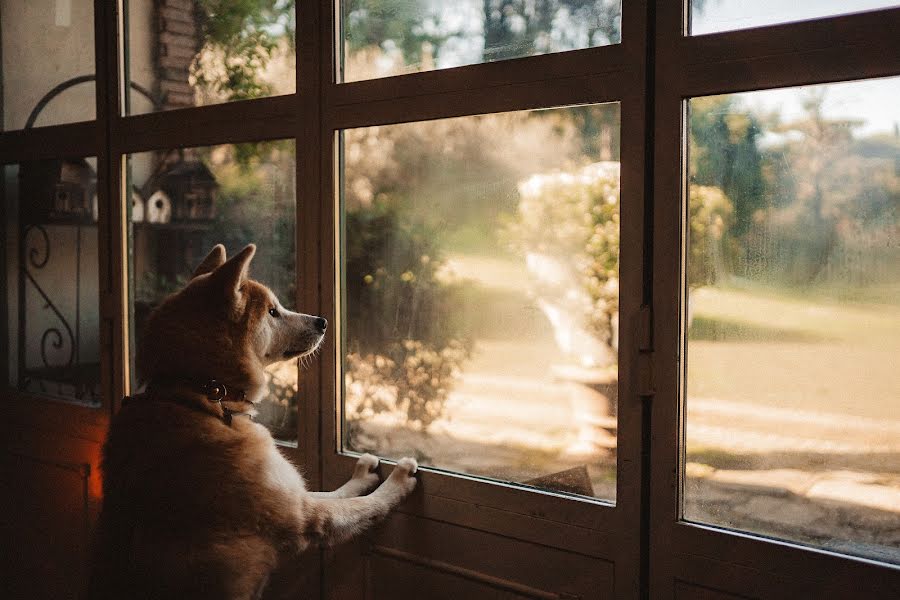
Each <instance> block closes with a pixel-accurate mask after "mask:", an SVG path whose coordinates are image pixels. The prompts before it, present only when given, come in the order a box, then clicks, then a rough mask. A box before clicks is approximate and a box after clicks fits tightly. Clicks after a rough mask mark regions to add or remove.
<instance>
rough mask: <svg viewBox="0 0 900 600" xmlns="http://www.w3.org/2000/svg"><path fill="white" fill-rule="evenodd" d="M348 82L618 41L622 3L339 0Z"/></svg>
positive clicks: (593, 0)
mask: <svg viewBox="0 0 900 600" xmlns="http://www.w3.org/2000/svg"><path fill="white" fill-rule="evenodd" d="M341 10H342V13H341V15H342V22H341V25H342V32H343V77H342V80H343V81H358V80H360V79H373V78H376V77H387V76H389V75H400V74H403V73H415V72H419V71H431V70H433V69H444V68H448V67H458V66H461V65H471V64H476V63H483V62H491V61H495V60H504V59H508V58H520V57H523V56H534V55H536V54H547V53H549V52H562V51H565V50H577V49H579V48H590V47H593V46H605V45H607V44H617V43H619V41H620V40H621V20H622V1H621V0H544V1H541V2H533V1H529V0H461V1H457V2H441V1H439V0H386V1H382V0H342V2H341Z"/></svg>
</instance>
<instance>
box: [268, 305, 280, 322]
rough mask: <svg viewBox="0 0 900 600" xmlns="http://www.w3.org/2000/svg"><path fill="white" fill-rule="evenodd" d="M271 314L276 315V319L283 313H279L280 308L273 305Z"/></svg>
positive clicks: (270, 310)
mask: <svg viewBox="0 0 900 600" xmlns="http://www.w3.org/2000/svg"><path fill="white" fill-rule="evenodd" d="M269 314H270V315H272V316H273V317H275V318H276V319H277V318H278V317H279V316H281V315H279V314H278V309H277V308H275V307H272V308H270V309H269Z"/></svg>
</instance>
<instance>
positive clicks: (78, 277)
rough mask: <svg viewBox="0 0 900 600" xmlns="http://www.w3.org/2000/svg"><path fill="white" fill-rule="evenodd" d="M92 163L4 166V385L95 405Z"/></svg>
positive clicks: (1, 329)
mask: <svg viewBox="0 0 900 600" xmlns="http://www.w3.org/2000/svg"><path fill="white" fill-rule="evenodd" d="M96 168H97V163H96V160H95V159H94V158H70V159H62V160H43V161H33V162H23V163H20V164H17V165H7V166H5V167H4V168H3V171H2V172H3V177H4V181H3V186H2V188H0V190H2V194H3V196H2V199H0V200H2V201H0V207H2V208H0V210H2V211H3V212H4V213H5V215H3V217H4V219H3V222H4V227H5V230H4V244H3V249H2V252H3V257H4V261H3V264H4V282H3V284H4V285H3V290H4V292H3V294H2V296H0V302H2V303H3V305H2V307H0V312H2V313H3V314H4V320H3V324H2V327H0V332H2V333H3V335H2V338H3V339H4V340H5V341H4V343H5V344H7V347H6V348H5V352H6V353H7V356H8V360H7V361H6V364H4V365H2V368H3V370H4V377H3V379H4V384H5V385H7V386H9V387H11V388H15V389H18V390H20V391H23V392H29V393H32V394H35V395H39V396H47V397H51V398H55V399H61V400H67V401H72V402H78V403H83V404H87V405H93V406H97V405H99V404H100V394H101V386H100V314H99V308H98V305H99V296H100V288H99V279H98V275H97V271H98V254H97V245H98V234H97V170H96Z"/></svg>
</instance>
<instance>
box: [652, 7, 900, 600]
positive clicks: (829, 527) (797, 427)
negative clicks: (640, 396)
mask: <svg viewBox="0 0 900 600" xmlns="http://www.w3.org/2000/svg"><path fill="white" fill-rule="evenodd" d="M698 4H699V3H698ZM898 18H900V12H898V11H896V10H893V11H886V12H885V13H884V14H881V15H880V16H878V17H876V16H875V15H874V14H868V15H864V14H859V15H852V16H847V17H840V18H829V19H822V20H818V21H810V22H805V23H798V24H795V25H780V26H775V27H768V28H760V29H754V30H748V31H741V32H733V33H721V34H717V35H715V36H698V37H686V36H685V35H684V33H685V32H684V25H685V23H684V20H683V13H682V12H681V10H680V9H679V7H678V6H676V5H675V4H674V3H673V4H663V5H661V8H660V11H659V13H658V16H657V28H658V31H659V32H660V33H659V40H658V43H659V52H660V54H659V60H658V61H657V65H656V74H657V87H658V90H659V93H658V95H657V98H656V112H655V114H656V117H655V119H656V146H655V147H656V161H655V162H656V168H655V172H654V181H655V198H654V211H653V212H654V234H653V244H654V269H653V270H654V277H653V295H654V301H653V313H654V327H653V331H654V335H653V340H654V375H655V380H656V383H657V396H656V397H655V398H654V406H653V416H652V429H653V444H652V454H653V461H652V465H653V469H652V474H651V477H652V478H653V485H652V489H651V492H652V493H651V504H650V519H651V525H650V537H649V550H650V582H649V585H650V595H651V597H659V598H672V597H676V596H686V597H695V596H696V597H706V596H710V595H712V596H711V597H716V596H715V595H714V594H718V593H721V594H725V597H731V596H730V595H733V596H736V597H751V598H797V597H835V598H841V597H866V598H891V597H895V596H896V595H897V593H898V590H900V569H898V568H897V567H896V565H895V564H893V565H892V564H886V563H894V562H896V558H895V557H896V551H895V546H896V538H895V534H894V531H895V530H896V526H895V523H896V521H897V513H896V506H897V504H896V502H893V501H891V500H889V501H888V502H887V503H884V504H879V501H880V500H884V499H890V498H893V495H894V493H895V491H896V490H894V489H893V488H894V486H895V483H894V479H895V475H896V474H895V473H894V471H895V470H896V469H895V468H894V465H893V459H894V458H896V457H895V456H894V454H893V452H892V450H891V447H892V446H891V445H892V444H893V443H894V442H895V441H896V440H895V439H894V438H896V435H894V434H892V431H893V428H894V427H895V423H894V422H893V417H894V414H893V413H892V412H891V411H890V407H891V402H893V401H894V398H895V397H896V390H895V389H894V388H895V385H894V382H895V380H896V377H892V376H885V374H884V373H885V372H884V371H883V369H885V368H888V369H890V366H889V365H891V364H892V358H893V355H894V354H896V352H894V351H893V350H892V348H891V345H892V344H893V337H894V336H891V335H890V333H889V331H890V330H891V329H892V328H893V327H894V326H895V325H896V314H895V312H896V309H895V307H893V303H894V301H893V298H894V296H895V294H892V293H891V294H889V295H888V296H886V297H885V298H884V299H881V300H876V301H871V300H868V299H866V298H865V297H863V296H860V294H863V295H864V294H866V293H871V292H872V291H874V290H875V289H877V288H879V287H883V288H886V289H890V288H891V287H892V286H894V285H895V284H896V272H895V271H896V270H895V269H894V267H895V266H896V257H894V251H895V249H894V248H893V246H892V245H891V244H888V245H879V246H878V249H875V248H871V249H869V250H862V248H865V247H866V246H867V245H868V244H870V242H871V240H872V239H873V238H874V237H877V235H878V234H877V233H876V232H877V231H878V230H879V229H880V228H881V227H887V228H888V229H890V230H893V229H895V228H896V224H895V223H894V221H895V218H896V216H895V215H894V212H893V211H892V209H888V210H887V211H886V212H882V211H880V210H879V208H878V207H879V206H881V204H880V203H879V202H880V201H879V198H881V197H884V198H887V197H893V195H894V194H893V192H890V191H887V190H888V189H893V187H892V186H893V185H894V184H893V183H892V182H893V181H894V179H895V177H896V173H895V171H896V169H895V168H894V166H893V165H894V163H895V162H896V149H895V146H894V145H893V142H891V145H890V148H891V149H889V150H887V155H888V156H891V157H892V158H889V159H888V160H887V161H886V162H884V163H878V159H877V158H876V155H875V154H872V153H870V152H868V151H867V152H865V153H864V154H866V158H862V157H861V155H860V153H859V148H860V147H861V146H866V145H867V144H869V143H871V141H872V140H874V139H875V138H877V137H878V134H877V132H876V130H877V129H878V128H877V127H874V125H873V123H874V122H876V121H878V120H879V119H882V118H885V117H886V116H887V115H890V114H893V113H894V112H895V106H894V105H895V104H896V103H895V102H893V100H892V99H891V100H888V101H887V102H885V103H883V104H882V105H877V106H876V105H875V104H873V103H874V102H876V101H877V98H878V95H879V93H880V92H881V89H880V88H882V87H883V86H894V85H896V84H895V82H896V77H894V78H890V77H888V78H886V79H880V80H862V81H860V82H844V83H831V82H834V81H838V82H840V81H841V80H847V79H850V78H853V77H862V76H864V75H871V76H873V77H874V76H879V75H880V76H893V75H896V73H898V72H900V64H898V63H897V61H896V60H894V59H893V55H892V59H891V60H887V61H886V60H884V59H883V56H884V55H883V49H882V50H879V46H880V45H881V44H888V45H891V44H893V45H894V46H896V41H895V40H893V36H892V34H890V33H888V31H889V30H890V26H887V27H885V29H884V31H882V32H881V33H879V31H880V27H881V26H882V24H886V23H896V20H897V19H898ZM826 30H827V31H829V32H830V33H829V34H828V35H829V36H832V37H831V38H830V42H829V46H828V50H827V52H820V51H819V50H816V49H814V48H821V45H820V44H821V39H822V38H821V35H823V31H826ZM863 30H865V31H866V34H865V36H864V37H865V42H863V43H861V44H859V45H855V44H854V45H853V50H852V51H851V50H850V49H849V47H848V46H849V45H850V41H849V40H855V39H861V38H858V37H857V36H858V33H859V32H862V31H863ZM788 40H790V41H788ZM879 40H880V41H879ZM888 40H892V41H888ZM817 44H818V45H817ZM827 53H834V54H835V55H840V56H842V57H843V59H842V60H834V59H833V58H834V57H829V56H827V55H826V54H827ZM773 57H777V58H775V59H773ZM686 71H687V72H688V73H689V74H688V76H686V77H685V76H682V75H683V74H684V73H685V72H686ZM816 84H827V85H816ZM799 85H808V86H809V87H808V88H797V87H793V88H791V87H790V86H799ZM779 87H781V88H784V89H778V88H779ZM748 89H749V90H759V91H751V92H747V91H746V90H748ZM848 90H854V91H858V92H859V93H858V95H857V96H856V100H854V101H847V100H844V101H840V98H841V97H842V96H845V95H846V94H847V93H848ZM863 90H866V91H863ZM710 94H714V96H710ZM895 95H896V93H895V92H890V93H888V94H887V97H888V98H893V97H894V96H895ZM776 98H777V101H774V100H775V99H776ZM836 101H837V104H833V103H834V102H836ZM732 102H734V103H735V104H734V105H730V106H729V103H732ZM717 103H718V104H717ZM716 104H717V105H716ZM713 105H716V106H713ZM865 106H868V108H864V107H865ZM763 113H765V117H762V114H763ZM851 115H852V117H851ZM887 119H888V121H891V119H892V117H887ZM867 123H868V125H866V124H867ZM891 127H892V126H891V125H887V126H886V127H883V128H882V129H883V130H884V131H885V133H886V135H887V137H891V138H892V137H893V134H892V133H890V131H892V129H891ZM717 136H718V138H717ZM716 139H718V140H719V141H718V142H715V140H716ZM838 148H840V149H838ZM876 154H877V153H876ZM829 157H831V158H829ZM879 164H880V165H881V166H878V165H879ZM820 165H827V168H824V169H821V168H820ZM851 166H855V168H854V169H853V170H852V172H851V171H847V169H849V168H850V167H851ZM873 169H874V170H873ZM878 169H881V171H882V173H883V175H875V171H876V170H878ZM754 173H756V174H757V175H758V177H757V178H756V183H753V182H751V181H750V180H752V179H753V177H754ZM826 173H827V176H826V175H825V174H826ZM885 183H886V185H887V187H884V186H885ZM879 186H881V187H880V188H879ZM860 188H865V189H866V190H869V191H866V192H864V193H858V192H859V189H860ZM838 189H841V190H844V191H845V192H846V193H840V194H837V193H836V190H838ZM879 189H880V191H879ZM854 190H855V191H854ZM720 192H721V195H717V194H719V193H720ZM754 203H756V204H754ZM716 206H718V208H716ZM723 206H726V207H727V209H726V211H725V212H721V210H720V209H721V208H722V207H723ZM850 206H853V208H852V209H850V208H849V207H850ZM848 209H849V210H848ZM717 211H719V214H718V216H717V215H716V212H717ZM838 223H840V224H838ZM813 248H817V250H814V249H813ZM851 248H858V249H859V250H851ZM851 256H852V258H851ZM882 260H883V261H885V262H884V263H883V264H885V265H887V264H890V265H892V266H891V267H888V268H885V267H884V266H881V265H882V263H880V261H882ZM801 281H802V283H800V282H801ZM763 282H764V283H765V285H762V286H761V285H760V283H763ZM766 286H768V287H766ZM773 288H774V289H778V290H780V292H778V293H772V292H773ZM838 288H841V289H846V290H848V291H850V292H851V293H850V294H849V295H848V294H844V293H837V292H836V290H837V289H838ZM791 289H793V290H794V291H793V292H792V293H791V292H789V290H791ZM823 289H828V290H829V291H828V292H827V293H826V294H825V295H826V296H827V297H828V298H829V300H828V301H827V302H825V304H824V305H823V304H822V302H823V300H822V290H823ZM766 290H768V292H766ZM760 294H762V296H760ZM766 294H769V295H768V296H767V295H766ZM763 297H767V298H768V301H771V302H774V304H768V305H766V307H765V308H764V309H763V310H762V312H759V310H758V309H759V302H760V301H762V298H763ZM748 301H749V302H748ZM792 302H794V303H796V304H795V305H792V304H791V303H792ZM754 306H755V307H754ZM876 306H877V307H878V308H876ZM793 308H798V309H799V310H800V311H801V312H803V314H805V315H807V316H810V317H811V316H812V315H814V314H816V313H817V312H819V313H821V312H822V311H826V312H828V311H831V313H830V314H829V315H828V316H826V315H824V314H820V315H819V317H817V318H814V319H813V321H811V322H810V323H811V327H812V328H811V330H810V331H811V333H812V335H804V334H803V332H802V331H801V329H802V328H801V327H799V326H798V321H797V320H796V318H797V314H798V313H797V312H796V311H795V310H792V309H793ZM855 311H859V313H857V312H855ZM867 311H874V313H875V314H878V315H883V316H885V318H886V319H887V320H886V321H885V322H884V323H882V324H881V325H877V323H878V322H879V321H878V317H876V316H875V314H872V315H868V316H862V315H864V314H866V312H867ZM754 314H756V315H757V317H761V318H756V317H754ZM850 314H853V315H854V316H857V315H859V316H860V318H861V321H860V322H859V323H857V324H855V325H852V326H849V327H847V328H846V330H844V331H846V335H851V334H853V335H857V334H858V335H859V336H861V337H859V338H857V339H856V340H850V339H849V338H847V337H841V336H840V335H837V334H835V333H833V332H834V331H836V330H838V329H841V327H843V326H842V325H841V323H844V324H845V325H846V322H847V319H848V318H851V319H852V318H853V317H850V316H849V315H850ZM870 326H873V327H874V329H875V330H877V333H876V332H875V331H874V330H873V329H871V328H870ZM829 328H836V329H832V330H829ZM829 331H832V333H828V332H829ZM867 331H868V333H866V332H867ZM882 333H883V334H885V337H880V336H881V334H882ZM862 356H865V358H864V359H862V358H861V357H862ZM810 359H811V360H810ZM853 361H861V362H862V363H865V366H862V365H861V364H860V365H858V366H857V367H852V368H850V370H849V371H846V370H844V368H845V367H847V366H849V365H850V364H852V362H853ZM878 373H882V375H880V376H879V375H878ZM859 376H862V378H863V380H864V383H863V380H861V379H858V377H859ZM720 384H722V385H720ZM865 386H876V388H874V389H868V391H867V392H863V390H864V389H867V388H866V387H865ZM877 386H882V387H880V388H878V387H877ZM851 398H856V400H855V401H850V399H851ZM804 402H806V403H804ZM882 406H883V407H885V408H886V409H887V412H882V413H878V410H879V407H882ZM864 413H865V414H864ZM885 444H886V446H885V447H884V448H882V445H885ZM851 456H852V458H851ZM773 461H774V462H773ZM776 463H777V464H776ZM851 463H852V465H851ZM838 464H840V465H842V467H837V466H836V465H838ZM873 472H877V473H879V475H875V476H872V475H871V474H872V473H873ZM803 478H806V479H805V483H803V484H800V483H799V481H800V479H803ZM836 479H840V481H836ZM726 480H727V481H726ZM736 498H739V499H738V500H737V501H735V499H736ZM876 504H878V506H876ZM850 513H853V514H854V515H855V516H854V517H852V518H845V517H844V516H842V515H845V514H850ZM695 523H696V524H695ZM777 538H780V539H777ZM781 540H786V541H781Z"/></svg>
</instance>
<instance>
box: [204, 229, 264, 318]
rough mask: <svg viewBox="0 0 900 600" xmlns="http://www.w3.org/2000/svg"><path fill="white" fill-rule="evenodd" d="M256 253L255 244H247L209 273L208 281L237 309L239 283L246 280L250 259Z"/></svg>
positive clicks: (238, 305) (239, 290)
mask: <svg viewBox="0 0 900 600" xmlns="http://www.w3.org/2000/svg"><path fill="white" fill-rule="evenodd" d="M254 254H256V245H255V244H248V245H247V247H246V248H244V249H243V250H241V251H240V252H238V253H237V254H236V255H234V256H232V257H231V258H230V259H228V260H227V261H225V263H224V264H223V265H222V266H220V267H219V268H218V269H216V270H215V271H213V273H212V275H210V278H209V280H210V282H211V283H213V285H215V286H217V287H218V288H219V289H221V290H222V291H223V292H224V293H225V296H226V298H227V299H228V300H229V301H230V303H231V305H232V306H233V307H235V308H237V309H238V310H240V309H241V308H242V307H241V306H240V303H241V285H243V283H244V282H245V281H247V272H248V271H249V270H250V261H251V260H253V255H254Z"/></svg>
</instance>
